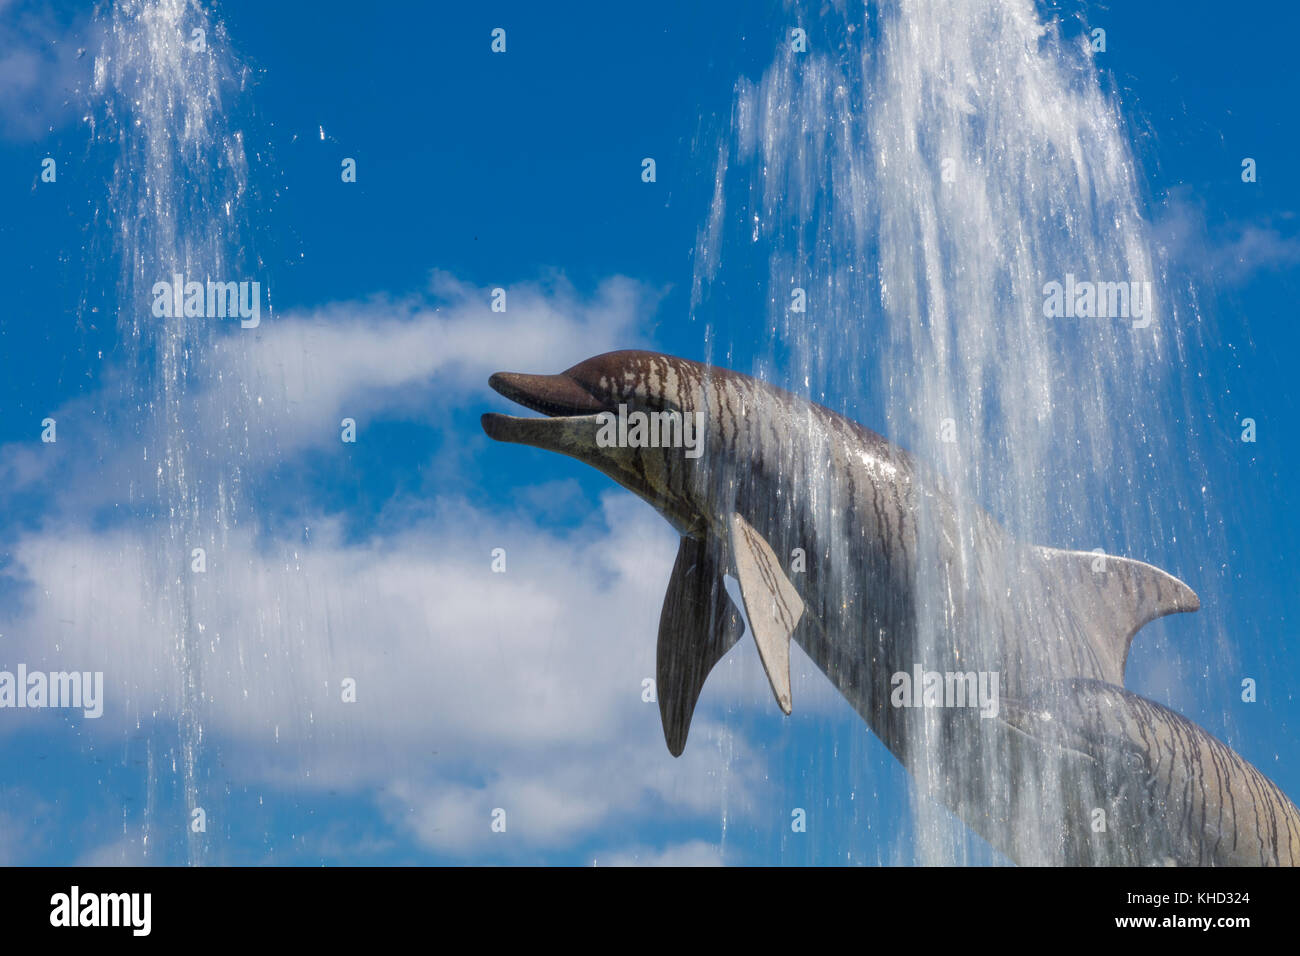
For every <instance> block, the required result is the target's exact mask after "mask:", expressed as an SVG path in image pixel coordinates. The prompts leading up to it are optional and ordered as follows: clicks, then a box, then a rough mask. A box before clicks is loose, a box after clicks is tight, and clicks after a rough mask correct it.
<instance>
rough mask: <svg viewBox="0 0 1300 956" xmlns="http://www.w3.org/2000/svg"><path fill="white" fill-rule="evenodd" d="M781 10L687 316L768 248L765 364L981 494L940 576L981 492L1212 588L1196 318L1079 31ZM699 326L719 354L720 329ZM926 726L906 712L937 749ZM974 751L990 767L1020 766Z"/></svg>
mask: <svg viewBox="0 0 1300 956" xmlns="http://www.w3.org/2000/svg"><path fill="white" fill-rule="evenodd" d="M789 22H790V26H791V27H795V26H798V27H800V28H802V29H805V30H807V33H808V41H807V49H806V51H801V50H800V49H798V42H797V40H796V38H795V37H794V36H793V35H792V34H791V33H790V31H786V34H785V36H784V38H783V40H782V42H781V45H780V47H779V49H778V52H777V54H776V57H775V60H774V62H773V63H772V64H771V66H770V67H769V68H768V69H767V70H766V71H765V72H764V74H763V75H762V77H761V78H760V79H759V80H758V81H757V82H751V81H750V80H749V79H747V78H741V79H740V80H739V81H738V82H737V84H736V90H735V99H734V106H733V110H732V115H731V118H730V125H729V129H727V130H726V131H725V133H724V134H723V136H722V137H721V144H720V148H719V151H718V154H717V155H718V159H717V165H716V174H715V181H714V195H713V202H712V206H711V208H710V210H709V213H708V215H707V217H706V219H705V222H704V225H703V226H702V228H701V230H700V235H699V240H698V244H697V250H696V275H695V282H694V287H693V297H692V300H693V308H694V310H695V312H696V314H697V315H702V316H705V317H709V316H710V314H711V313H710V311H709V310H710V309H712V308H715V307H719V303H718V301H716V300H717V299H718V298H719V296H717V295H716V291H717V289H718V288H719V285H718V283H719V277H724V276H727V275H728V273H730V274H731V277H732V278H733V279H734V277H735V276H736V275H741V274H743V270H744V263H745V262H746V261H747V257H752V258H755V259H762V258H764V257H765V258H766V264H765V270H766V275H765V276H763V275H762V273H763V271H764V266H761V265H760V266H757V267H756V271H757V272H758V273H759V275H760V276H762V279H763V280H764V281H765V282H766V288H767V293H766V302H767V322H766V329H765V331H766V335H765V338H764V343H763V344H762V345H761V346H760V348H759V355H758V365H759V368H758V372H759V373H760V374H764V375H768V376H771V377H773V378H775V379H776V380H779V381H784V382H790V383H793V385H794V387H795V388H796V389H798V390H802V391H803V392H804V393H805V394H809V395H810V397H812V398H813V399H815V400H819V401H823V400H824V401H828V402H829V403H830V404H832V405H836V407H837V408H838V409H842V410H846V411H847V412H848V413H849V415H850V417H855V418H859V419H861V420H863V421H864V422H865V423H866V424H868V425H869V426H871V427H873V428H875V429H877V430H879V431H881V432H883V433H884V434H885V435H886V436H887V437H889V438H890V439H891V440H893V441H895V442H896V443H898V444H900V445H903V446H905V447H907V448H909V449H910V450H912V451H913V452H915V453H916V454H917V456H918V457H919V458H920V459H921V460H922V461H924V462H927V463H929V464H930V465H933V466H936V467H938V468H940V469H941V470H942V471H944V472H946V473H947V475H948V476H949V477H950V478H951V479H952V480H953V482H954V484H955V485H956V486H957V487H958V488H959V489H960V490H961V492H962V493H963V496H964V497H963V500H964V501H966V502H969V503H971V504H968V505H967V506H966V507H965V508H964V509H963V510H962V511H960V512H959V515H958V528H959V530H960V547H959V549H958V554H957V556H956V559H955V560H956V561H957V565H958V570H957V572H956V580H958V581H960V580H962V579H963V576H964V575H965V574H967V573H968V572H967V571H963V570H961V569H962V568H967V569H969V568H970V567H972V566H973V563H974V560H975V549H974V535H973V528H974V525H975V520H976V515H975V511H974V510H972V509H973V507H974V504H975V503H977V504H978V505H979V506H982V507H984V508H986V509H988V510H989V511H990V512H991V513H992V514H993V515H994V516H995V517H996V518H997V519H998V520H999V521H1001V522H1002V523H1003V524H1004V525H1005V526H1006V527H1007V528H1008V529H1009V530H1010V531H1011V532H1012V533H1013V534H1014V535H1015V536H1017V537H1018V538H1019V539H1020V540H1021V541H1025V542H1033V543H1039V544H1049V545H1055V546H1061V547H1069V548H1077V549H1083V550H1090V549H1094V548H1100V549H1104V550H1105V551H1106V552H1107V553H1110V554H1124V555H1131V556H1135V557H1139V558H1141V559H1143V560H1147V561H1152V562H1154V563H1156V564H1163V565H1164V566H1166V567H1170V569H1171V570H1173V571H1174V572H1175V573H1178V574H1183V575H1185V576H1186V577H1187V579H1188V580H1190V581H1193V582H1195V585H1196V586H1204V585H1205V584H1206V581H1205V580H1204V576H1205V575H1208V574H1213V573H1216V572H1215V571H1213V570H1211V568H1210V565H1211V558H1210V556H1211V555H1213V554H1216V553H1220V552H1218V551H1216V548H1217V547H1218V544H1217V541H1218V539H1217V536H1216V534H1217V533H1216V531H1215V524H1216V522H1215V521H1211V520H1210V519H1209V518H1208V515H1209V514H1210V513H1211V510H1212V509H1211V508H1210V506H1209V504H1208V502H1207V501H1206V500H1205V488H1204V485H1205V481H1204V468H1203V465H1202V464H1201V462H1200V461H1198V460H1197V459H1196V458H1195V452H1194V450H1193V449H1194V447H1195V441H1194V439H1193V425H1192V424H1191V423H1189V422H1187V421H1186V420H1185V410H1186V409H1187V408H1188V407H1192V405H1193V404H1194V402H1193V401H1192V398H1193V396H1194V394H1195V392H1196V390H1197V389H1198V388H1202V387H1203V386H1202V385H1201V384H1200V383H1198V382H1196V381H1195V380H1194V379H1193V378H1192V377H1191V376H1188V375H1186V374H1185V372H1184V371H1183V367H1184V362H1185V360H1186V357H1187V355H1188V354H1189V353H1191V352H1195V351H1197V350H1198V349H1199V347H1200V345H1201V339H1200V336H1201V335H1202V334H1203V333H1202V331H1201V326H1202V320H1201V316H1200V315H1199V313H1198V312H1197V311H1196V310H1195V309H1194V308H1192V307H1189V306H1188V305H1185V304H1184V302H1185V301H1186V296H1182V295H1180V290H1179V289H1178V288H1177V287H1176V283H1175V282H1174V281H1173V280H1172V279H1171V277H1170V275H1169V272H1168V269H1167V268H1166V266H1165V265H1164V263H1163V262H1162V261H1161V259H1160V256H1159V249H1158V246H1157V244H1156V243H1155V242H1154V239H1153V231H1152V228H1151V225H1150V223H1149V221H1148V220H1149V216H1148V215H1147V213H1146V211H1145V209H1146V207H1145V205H1144V202H1143V197H1142V195H1141V189H1140V186H1139V182H1140V178H1139V174H1138V168H1137V165H1136V162H1135V158H1134V156H1133V154H1132V150H1131V148H1130V145H1129V141H1128V136H1127V129H1126V126H1125V123H1124V121H1123V119H1122V117H1121V114H1120V112H1119V109H1118V107H1117V105H1116V103H1115V102H1114V100H1113V98H1112V97H1111V96H1110V95H1108V94H1107V93H1106V91H1105V90H1104V88H1103V84H1102V82H1101V79H1100V78H1099V77H1100V73H1099V68H1098V64H1097V62H1096V60H1095V57H1094V55H1093V51H1092V49H1091V47H1090V45H1089V42H1088V36H1087V34H1086V32H1082V31H1080V30H1079V24H1078V23H1077V22H1074V21H1069V20H1048V19H1045V18H1044V17H1043V16H1042V15H1040V11H1039V10H1038V9H1037V8H1036V6H1035V4H1034V3H1033V2H1032V0H932V2H926V3H908V2H902V0H880V2H878V3H872V4H869V5H867V6H866V7H865V8H864V7H863V6H862V5H860V4H855V3H850V4H847V5H845V4H837V5H834V6H833V7H829V8H828V7H827V6H825V5H814V4H796V5H794V6H793V7H792V9H791V10H790V15H789ZM1084 281H1087V282H1093V283H1123V284H1124V290H1125V292H1133V291H1135V292H1136V294H1137V296H1139V297H1141V298H1131V299H1130V301H1129V303H1128V306H1129V308H1128V311H1127V312H1126V313H1123V314H1111V315H1105V314H1101V315H1095V316H1088V317H1084V316H1079V317H1076V316H1074V315H1070V316H1068V317H1066V316H1054V317H1049V316H1048V315H1047V314H1046V312H1047V311H1049V310H1050V309H1051V308H1052V305H1051V301H1050V295H1049V292H1050V290H1051V289H1052V288H1053V287H1052V286H1051V285H1050V284H1051V283H1054V282H1055V283H1060V284H1061V285H1062V287H1065V288H1067V289H1068V288H1069V284H1071V283H1076V282H1084ZM1130 283H1136V285H1135V286H1131V285H1129V284H1130ZM1107 288H1110V287H1107ZM1063 294H1064V295H1069V294H1070V293H1069V292H1068V291H1064V289H1063ZM801 296H802V297H803V299H802V301H801V299H800V297H801ZM804 303H806V307H805V309H802V310H801V308H800V306H801V305H803V304H804ZM1111 304H1112V305H1113V306H1114V311H1115V312H1116V313H1119V308H1118V300H1116V301H1115V302H1114V303H1111ZM1098 311H1100V310H1098ZM713 335H714V336H715V337H719V336H718V333H717V331H716V330H715V331H713ZM711 347H713V348H718V347H721V348H722V349H723V351H729V347H728V343H727V340H726V339H725V337H723V338H722V341H721V342H720V343H719V344H718V345H714V346H711ZM733 348H734V347H733ZM713 360H715V361H720V362H721V363H722V364H727V356H725V355H724V356H715V357H714V359H713ZM870 416H875V417H874V418H873V417H870ZM1169 462H1178V464H1179V467H1178V468H1176V469H1170V468H1168V467H1167V465H1168V463H1169ZM816 493H817V492H816V489H810V490H809V494H810V495H814V494H816ZM1156 499H1160V500H1159V501H1157V500H1156ZM931 517H933V516H930V515H927V514H925V513H922V514H921V515H920V521H921V527H920V547H921V550H922V554H921V556H920V559H919V560H918V562H917V573H918V580H917V585H916V586H917V591H918V594H919V595H920V596H921V597H920V600H919V601H918V606H917V611H916V616H917V625H918V630H919V633H920V635H921V639H920V645H919V653H920V656H922V657H923V658H927V660H928V661H938V660H941V659H944V658H945V651H948V650H950V648H948V647H947V646H946V642H947V641H948V640H949V638H948V636H947V634H946V624H945V621H946V619H947V618H948V616H949V614H950V610H951V608H950V605H951V599H950V598H947V597H945V596H944V588H945V586H946V584H945V582H947V581H948V580H949V579H948V578H947V577H946V573H947V572H944V571H942V570H941V569H940V563H941V562H940V560H939V554H940V546H939V541H938V540H937V539H938V535H939V531H938V529H937V527H936V525H935V524H934V522H932V521H930V520H929V519H930V518H931ZM1198 528H1199V529H1201V530H1199V531H1198ZM1206 529H1208V530H1206ZM1175 542H1176V544H1175ZM1171 555H1177V560H1176V561H1175V562H1173V563H1172V564H1171V563H1169V558H1170V556H1171ZM1198 563H1199V564H1200V566H1199V567H1198ZM1213 563H1215V564H1217V562H1213ZM1198 579H1199V580H1198ZM1219 645H1220V647H1219V661H1218V663H1219V664H1220V665H1226V664H1227V662H1228V655H1227V651H1226V647H1225V645H1224V642H1223V640H1222V638H1220V641H1219ZM920 663H923V664H925V663H926V661H922V662H920ZM937 733H938V731H937V728H936V727H934V726H930V727H928V728H927V729H926V731H925V732H924V733H923V734H922V736H924V737H925V738H926V739H925V744H926V746H927V748H929V749H930V750H933V749H934V747H935V746H936V744H937ZM986 759H987V761H988V765H987V766H985V767H983V768H980V770H981V773H980V775H981V776H982V777H983V778H984V779H987V780H990V781H1001V780H1005V779H1006V778H1007V775H1008V774H1010V773H1013V772H1014V771H1013V770H1012V769H1011V768H1010V767H1008V766H1005V765H1004V764H1003V762H1002V761H1003V757H1002V756H1001V755H998V754H990V755H987V757H986ZM941 764H942V762H941V761H940V763H939V764H937V765H927V766H926V767H924V768H923V769H920V770H919V775H920V777H921V779H920V781H919V783H920V786H918V787H916V788H915V789H914V799H913V819H914V824H915V828H916V845H917V853H918V857H919V859H920V860H921V861H922V862H926V863H949V862H964V861H968V859H969V857H968V855H967V851H966V848H965V847H966V845H965V844H964V843H963V842H962V841H961V840H958V839H955V838H954V836H953V833H954V831H953V830H952V828H951V826H949V825H947V824H946V823H945V819H944V813H943V812H942V811H940V810H938V809H937V807H936V805H935V804H934V803H933V802H932V801H931V800H930V799H929V798H928V796H927V793H928V792H930V791H931V790H932V789H933V788H934V787H935V786H936V785H937V783H938V782H939V781H938V780H937V779H929V780H927V779H926V777H927V775H933V776H935V777H938V776H942V775H943V774H944V773H946V770H945V768H944V767H943V766H942V765H941ZM990 785H992V784H990Z"/></svg>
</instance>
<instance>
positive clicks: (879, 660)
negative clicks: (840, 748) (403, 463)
mask: <svg viewBox="0 0 1300 956" xmlns="http://www.w3.org/2000/svg"><path fill="white" fill-rule="evenodd" d="M490 384H491V386H492V388H494V389H495V390H496V391H497V392H499V393H501V394H502V395H504V396H505V397H506V398H509V399H511V400H513V401H514V402H517V403H518V404H520V405H523V406H525V407H527V408H529V409H532V410H533V411H535V412H540V413H542V415H543V416H544V417H514V416H509V415H501V414H495V413H490V414H486V415H484V416H483V418H482V424H483V428H484V430H485V431H486V432H487V434H488V435H489V436H490V437H491V438H493V439H496V440H498V441H505V442H515V443H519V444H524V445H531V446H534V447H537V448H542V449H546V450H549V451H555V452H559V453H561V454H565V455H569V456H571V457H573V458H576V459H578V460H579V461H582V462H585V463H586V464H588V465H591V466H592V467H594V468H597V469H598V470H600V471H602V472H604V473H605V474H606V475H608V476H609V477H611V478H613V479H614V480H615V481H616V482H618V483H619V484H620V485H622V486H624V487H625V488H627V489H629V490H631V491H632V492H634V493H635V494H637V495H638V496H640V497H641V498H642V499H644V500H645V501H647V502H649V503H650V504H651V505H652V506H653V507H654V508H655V509H656V510H657V511H658V512H659V513H660V514H662V515H663V516H664V517H665V518H666V519H667V520H668V521H669V523H670V524H672V526H673V527H674V528H675V529H676V530H677V531H678V533H679V534H681V536H682V537H681V544H680V547H679V550H678V553H677V560H676V563H675V565H674V567H673V571H672V576H671V578H670V580H669V582H668V591H667V594H666V595H665V597H664V604H663V610H662V613H661V616H660V620H659V637H658V648H657V661H656V673H657V689H658V699H659V709H660V715H661V718H662V721H663V730H664V737H665V740H666V741H667V744H668V749H669V751H670V752H671V753H672V754H673V755H674V756H678V755H680V754H681V753H682V750H683V749H684V747H685V745H686V738H687V734H688V732H689V729H690V723H691V716H692V714H693V713H694V710H695V706H696V702H697V701H698V699H699V696H700V691H701V689H702V688H703V686H704V682H705V679H706V678H707V677H708V674H709V672H710V671H711V670H712V668H713V667H714V665H715V664H717V662H718V661H719V660H720V659H721V658H722V656H723V655H725V654H726V653H727V651H728V650H730V649H731V647H733V646H734V645H735V644H736V643H737V642H738V641H739V640H740V638H741V637H742V636H743V634H744V632H745V623H746V621H747V622H748V626H749V630H750V632H751V633H752V634H753V637H754V642H755V644H756V645H757V648H758V653H759V657H760V659H761V661H762V664H763V667H764V670H765V672H766V674H767V677H768V680H769V682H770V684H771V687H772V691H773V693H774V695H775V697H776V700H777V703H778V705H779V706H780V708H781V710H782V711H784V712H785V713H787V714H788V713H790V712H791V707H792V701H791V692H790V642H791V641H792V640H793V641H797V642H798V643H799V645H800V646H801V647H802V648H803V649H804V651H805V652H806V653H807V654H808V656H809V657H810V658H811V659H812V660H813V662H814V663H816V665H817V666H818V667H819V668H820V669H821V671H822V672H823V673H824V674H825V675H826V676H827V677H828V678H829V679H830V681H831V682H832V683H833V684H834V685H835V687H836V688H837V689H838V690H839V691H840V693H842V694H843V695H844V697H845V698H846V699H847V700H848V701H849V702H850V703H851V704H852V705H853V707H854V708H855V709H856V710H857V712H858V713H859V714H860V715H861V716H862V717H863V719H864V720H865V721H866V722H867V724H868V725H869V726H870V727H871V729H872V730H873V731H874V732H875V733H876V735H877V736H878V737H880V739H881V740H882V741H883V742H884V743H885V745H886V746H887V747H888V748H889V750H890V751H891V752H892V753H893V754H894V755H895V756H896V757H897V758H898V759H899V760H900V761H901V762H902V763H903V765H904V766H905V767H906V768H907V769H908V771H909V772H910V773H911V774H912V776H913V778H914V779H916V780H917V782H918V784H919V785H920V786H921V787H922V792H924V793H926V794H927V795H929V796H931V797H933V798H935V799H937V800H939V801H940V802H941V803H943V804H944V805H946V806H947V807H949V808H950V809H951V810H952V811H953V812H954V813H956V814H957V815H958V816H959V817H960V818H961V819H962V820H964V821H965V822H966V824H967V825H968V826H970V827H971V828H972V829H974V830H975V831H976V832H977V833H979V834H981V835H982V836H983V837H984V838H985V839H986V840H988V841H989V843H990V844H992V845H993V846H994V847H996V848H997V849H999V850H1000V851H1001V852H1003V853H1004V854H1006V855H1007V856H1008V857H1010V858H1011V859H1013V860H1015V861H1016V862H1018V863H1023V864H1069V865H1075V864H1144V865H1145V864H1182V865H1207V864H1240V865H1279V864H1280V865H1294V864H1295V863H1296V862H1298V861H1300V812H1297V810H1296V807H1295V806H1294V805H1293V804H1292V803H1291V802H1290V800H1288V799H1287V797H1286V796H1285V795H1284V794H1283V793H1282V791H1281V790H1280V789H1279V788H1278V787H1277V786H1276V785H1274V784H1273V783H1272V782H1270V781H1269V780H1268V779H1267V778H1265V777H1264V776H1263V775H1262V774H1260V773H1259V772H1258V771H1257V770H1256V769H1255V768H1254V767H1252V766H1251V765H1250V764H1249V763H1247V762H1246V761H1245V760H1243V759H1242V758H1241V757H1240V756H1239V755H1237V754H1236V753H1235V752H1234V751H1232V750H1231V749H1230V748H1229V747H1227V746H1226V745H1224V744H1223V743H1221V742H1220V741H1218V740H1216V739H1215V738H1214V737H1212V736H1211V735H1210V734H1209V733H1207V732H1206V731H1205V730H1203V729H1202V728H1200V727H1198V726H1197V725H1195V724H1193V723H1191V722H1190V721H1188V720H1186V719H1184V718H1182V717H1180V716H1179V715H1178V714H1176V713H1174V712H1173V711H1170V710H1168V709H1167V708H1165V707H1162V706H1160V705H1159V704H1156V703H1154V702H1153V701H1150V700H1146V699H1144V698H1142V697H1139V696H1137V695H1136V694H1132V693H1130V692H1128V691H1126V690H1124V689H1123V683H1124V668H1125V663H1126V661H1127V658H1128V651H1129V646H1130V644H1131V642H1132V640H1133V635H1134V634H1135V633H1136V632H1137V631H1138V630H1139V629H1140V628H1141V627H1142V626H1143V625H1145V624H1146V623H1148V622H1149V621H1152V620H1154V619H1155V618H1157V617H1160V616H1162V615H1166V614H1171V613H1175V612H1184V611H1195V610H1197V609H1198V608H1199V606H1200V602H1199V600H1198V598H1197V596H1196V594H1195V593H1193V591H1192V590H1191V589H1190V588H1188V587H1187V585H1185V584H1183V583H1182V582H1181V581H1179V580H1177V579H1176V578H1174V577H1172V576H1171V575H1169V574H1166V573H1165V572H1164V571H1161V570H1159V569H1158V568H1155V567H1152V566H1151V565H1148V564H1144V563H1142V562H1140V561H1135V560H1130V559H1126V558H1117V557H1109V556H1108V557H1104V558H1101V559H1100V560H1099V558H1098V555H1096V554H1094V553H1092V552H1080V551H1065V550H1058V549H1054V548H1047V547H1039V546H1029V545H1024V544H1021V543H1019V542H1017V541H1015V540H1013V539H1012V537H1011V536H1010V535H1009V534H1008V533H1007V532H1006V531H1005V530H1003V528H1002V527H1001V526H1000V525H999V524H998V523H997V522H996V521H995V520H994V519H993V518H992V517H991V516H990V515H988V514H987V513H986V512H984V511H983V510H982V509H980V508H978V507H976V506H973V505H970V504H968V503H965V502H962V501H960V500H959V499H958V498H957V497H956V496H955V495H954V494H953V493H952V491H951V490H950V489H949V488H948V487H947V486H946V484H945V482H944V481H943V480H942V479H941V477H940V476H938V475H937V474H934V473H932V472H930V471H928V470H927V469H925V468H924V467H922V466H921V465H920V464H919V463H918V462H917V461H915V460H914V459H913V458H912V456H910V455H909V454H908V453H906V452H904V451H903V450H902V449H900V448H897V447H896V446H894V445H892V444H890V443H889V442H888V441H886V440H885V439H884V438H882V437H881V436H880V435H877V434H876V433H874V432H872V431H870V430H869V429H867V428H865V427H863V426H862V425H859V424H857V423H855V422H852V421H849V420H847V419H845V418H843V417H841V416H839V415H837V414H835V413H834V412H832V411H830V410H829V409H827V408H824V407H822V406H820V405H816V404H813V403H811V402H808V401H806V400H804V399H802V398H799V397H798V396H796V395H793V394H791V393H789V392H786V391H783V390H781V389H778V388H775V387H773V386H771V385H768V384H767V383H765V382H762V381H759V380H758V379H755V378H752V377H750V376H746V375H742V374H739V373H736V372H732V371H728V370H726V369H721V368H716V367H713V366H708V365H703V364H700V363H697V362H692V361H689V360H686V359H681V358H676V357H673V356H669V355H662V354H658V353H653V352H643V351H620V352H610V353H607V354H604V355H598V356H596V357H594V358H590V359H587V360H586V361H584V362H581V363H579V364H577V365H575V366H573V367H572V368H570V369H568V370H567V371H565V372H561V373H560V374H558V375H527V374H517V373H507V372H499V373H497V374H495V375H493V376H492V377H491V379H490ZM796 558H799V559H800V560H795V559H796ZM727 575H731V576H732V577H733V578H734V579H735V580H736V582H737V584H738V585H739V592H740V595H741V598H742V601H743V604H744V612H745V613H744V617H743V618H742V616H741V613H740V609H739V608H737V607H736V606H735V605H734V604H733V603H732V602H731V600H730V598H729V597H728V595H727V593H726V591H725V587H724V584H723V581H724V577H725V576H727ZM911 675H915V677H916V680H917V681H919V682H923V683H924V684H925V687H924V689H923V692H922V690H920V689H918V688H917V687H915V686H913V687H910V688H909V687H908V686H907V685H909V684H911V683H912V681H911V680H910V676H911ZM990 675H992V677H993V679H994V680H995V681H996V683H995V684H993V685H992V686H993V687H995V688H996V690H997V693H995V695H994V696H993V699H992V700H989V699H988V695H987V694H986V695H984V698H985V699H983V700H980V701H979V703H980V705H981V706H980V707H978V708H977V707H972V706H970V704H971V700H970V698H971V697H975V698H978V697H979V696H980V695H979V693H978V689H977V680H976V679H978V678H979V677H980V676H983V677H985V678H986V679H987V678H988V677H989V676H990ZM932 676H933V677H934V678H940V679H941V682H940V681H936V680H933V679H932ZM954 678H955V679H954ZM972 678H976V679H972ZM985 686H986V687H988V686H990V685H989V683H988V681H987V680H986V684H985ZM963 691H965V693H963ZM963 697H965V698H966V699H965V700H963ZM918 703H919V705H920V706H914V705H917V704H918ZM940 704H943V705H946V706H938V705H940ZM931 705H934V706H931Z"/></svg>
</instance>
